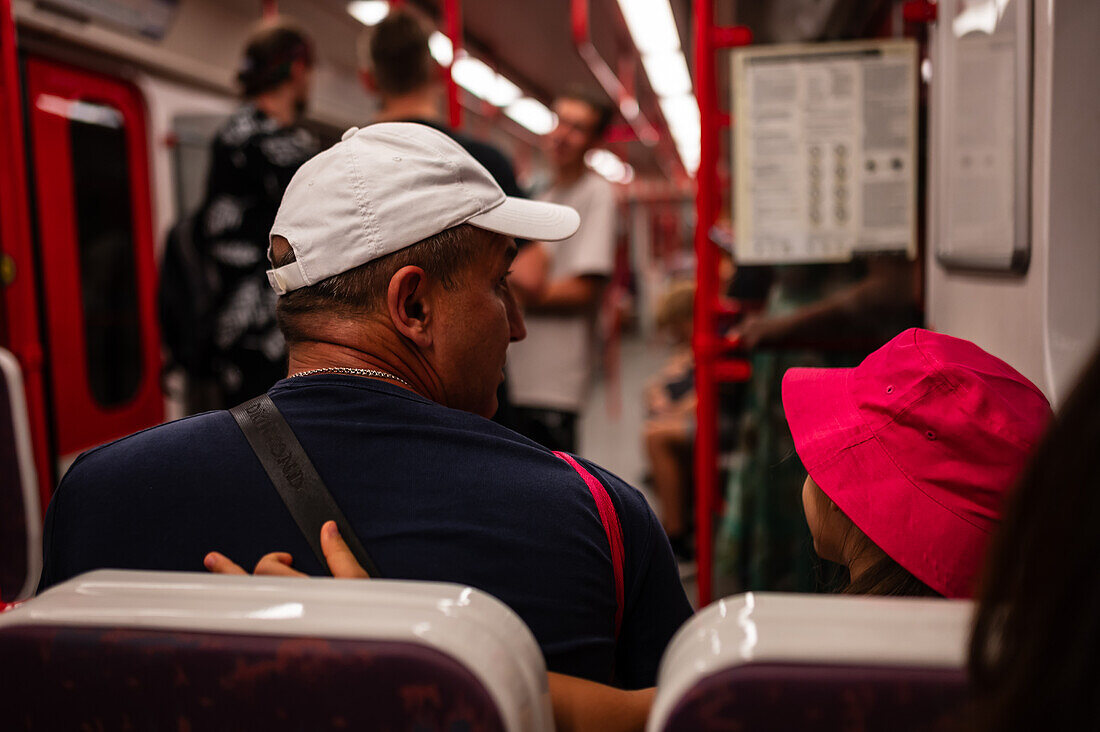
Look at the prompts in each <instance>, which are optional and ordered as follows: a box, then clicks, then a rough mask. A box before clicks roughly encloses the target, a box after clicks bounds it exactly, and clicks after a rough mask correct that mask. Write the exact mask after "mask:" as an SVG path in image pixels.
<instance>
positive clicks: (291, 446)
mask: <svg viewBox="0 0 1100 732" xmlns="http://www.w3.org/2000/svg"><path fill="white" fill-rule="evenodd" d="M229 413H230V414H232V415H233V419H235V420H237V425H238V426H239V427H240V428H241V431H242V432H244V436H245V437H246V438H247V439H248V444H249V445H251V446H252V450H253V452H255V453H256V457H258V458H259V459H260V464H261V465H263V467H264V470H265V471H266V472H267V475H268V477H269V478H271V482H272V483H274V484H275V490H277V491H278V492H279V497H280V498H282V499H283V503H285V504H286V507H287V509H289V510H290V514H291V516H293V517H294V521H295V522H297V524H298V528H299V529H300V530H301V532H302V534H303V535H304V536H305V537H306V541H308V542H309V545H310V547H311V548H312V549H313V553H314V554H316V555H317V559H318V560H319V561H320V562H321V566H322V567H326V566H328V564H327V562H326V561H325V555H324V553H323V552H322V551H321V526H323V525H324V523H325V522H326V521H335V522H336V526H337V527H338V528H339V529H340V535H341V536H343V537H344V541H345V542H346V543H347V545H348V548H349V549H351V553H352V554H354V555H355V558H356V559H357V560H358V561H359V564H360V565H361V566H362V567H363V569H365V570H367V574H369V575H370V576H371V577H380V576H381V575H380V574H379V572H378V568H377V567H376V566H374V562H372V561H371V558H370V556H369V555H368V554H367V551H366V549H364V548H363V545H362V544H360V543H359V537H357V536H356V535H355V532H354V531H353V530H352V528H351V524H349V523H348V520H347V519H346V518H344V513H343V511H341V510H340V507H339V506H337V505H336V501H334V500H333V498H332V494H331V493H329V492H328V489H327V488H326V487H325V484H324V481H322V480H321V476H319V475H318V474H317V470H316V469H315V468H314V467H313V463H311V462H310V460H309V456H308V455H306V451H305V450H303V449H302V445H301V443H300V442H298V438H297V437H295V436H294V432H293V431H292V430H291V429H290V425H288V424H287V423H286V420H285V419H284V418H283V415H282V414H280V413H279V410H278V409H277V408H276V407H275V403H274V402H273V401H271V397H269V396H268V395H267V394H263V395H261V396H258V397H256V398H255V399H252V400H250V401H247V402H245V403H244V404H240V405H238V406H236V407H233V408H232V409H230V410H229Z"/></svg>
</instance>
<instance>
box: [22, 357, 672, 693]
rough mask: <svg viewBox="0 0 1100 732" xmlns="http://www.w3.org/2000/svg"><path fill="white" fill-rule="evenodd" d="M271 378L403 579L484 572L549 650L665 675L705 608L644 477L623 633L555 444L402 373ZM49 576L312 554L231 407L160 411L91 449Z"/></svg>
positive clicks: (624, 488)
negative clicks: (403, 378)
mask: <svg viewBox="0 0 1100 732" xmlns="http://www.w3.org/2000/svg"><path fill="white" fill-rule="evenodd" d="M269 394H270V395H271V398H272V399H273V400H274V402H275V404H276V405H277V406H278V408H279V410H280V411H281V412H282V413H283V416H284V417H285V418H286V420H287V422H288V423H289V424H290V426H291V428H292V429H293V430H294V433H295V434H296V435H297V437H298V440H299V441H300V442H301V443H302V446H303V447H304V448H305V451H306V453H307V454H308V455H309V456H310V459H311V461H312V462H313V464H314V466H315V467H316V468H317V472H318V473H319V474H320V476H321V478H322V480H324V482H325V484H326V486H327V487H328V489H329V491H330V492H331V493H332V495H333V497H334V498H335V499H336V502H337V503H338V504H339V505H340V508H341V509H342V510H343V511H344V514H345V515H346V516H347V518H348V521H349V522H350V523H351V525H352V526H353V528H354V530H355V533H356V534H357V535H358V537H359V539H360V540H361V541H362V543H363V545H364V546H365V547H366V549H367V552H368V553H369V554H370V555H371V558H372V559H373V560H374V561H375V563H376V564H377V566H378V569H379V571H380V572H381V574H382V576H383V577H385V578H387V579H415V580H434V581H448V582H459V583H463V584H468V585H471V586H473V587H476V588H478V589H481V590H484V591H486V592H489V593H490V594H492V595H494V596H496V597H498V598H500V599H501V600H502V601H504V602H505V603H507V604H508V605H509V606H510V607H511V608H512V609H513V610H515V611H516V613H518V614H519V616H520V617H521V618H523V620H524V621H525V622H526V623H527V625H528V626H529V627H530V628H531V631H532V632H533V633H534V635H535V638H536V639H537V640H538V642H539V645H540V646H541V647H542V650H543V653H544V654H545V656H546V662H547V666H548V667H549V668H550V670H552V671H559V672H562V673H568V674H572V675H576V676H581V677H584V678H589V679H593V680H597V681H603V682H606V681H608V680H609V679H611V677H612V671H613V670H614V675H615V678H616V680H617V681H618V683H620V684H622V685H623V686H626V687H640V686H648V685H652V684H654V683H655V678H656V672H657V664H658V661H659V660H660V657H661V654H662V652H663V651H664V649H665V646H666V645H667V644H668V641H669V639H670V638H671V637H672V634H673V633H674V632H675V631H676V629H677V628H678V627H679V626H680V625H681V624H682V623H683V622H684V621H685V620H686V619H687V618H688V616H689V615H690V614H691V608H690V606H689V605H688V602H687V598H686V597H685V595H684V591H683V588H682V586H681V584H680V580H679V575H678V573H677V569H676V564H675V561H674V560H673V557H672V552H671V550H670V549H669V545H668V541H667V539H666V538H665V535H664V532H663V531H662V530H661V527H660V525H659V524H658V522H657V520H656V519H655V517H654V516H653V513H652V512H651V511H650V509H649V507H648V505H647V504H646V502H645V499H644V498H643V497H642V496H641V495H640V494H639V493H638V491H636V490H635V489H633V488H631V487H630V486H628V485H627V484H626V483H624V482H623V481H621V480H620V479H618V478H617V477H615V476H614V475H612V474H610V473H608V472H606V471H604V470H601V469H600V468H599V467H597V466H595V465H593V464H591V463H588V462H585V461H581V462H582V464H584V465H585V467H586V468H588V469H589V471H590V472H591V473H592V474H593V475H595V476H596V477H597V478H598V479H599V480H600V481H601V482H602V483H603V484H604V486H605V487H606V488H607V489H608V493H609V494H610V496H611V500H612V502H613V503H614V504H615V509H616V511H617V512H618V515H619V520H620V522H621V524H622V530H623V540H624V544H625V566H624V575H625V604H626V607H625V611H624V614H623V624H622V631H621V634H620V637H619V641H618V644H616V642H615V635H614V634H615V629H614V618H615V607H616V604H615V591H614V580H613V571H612V564H611V552H610V548H609V546H608V541H607V537H606V534H605V533H604V530H603V526H602V524H601V523H600V518H599V514H598V511H597V508H596V504H595V501H594V499H593V498H592V495H591V493H589V490H588V487H587V486H586V485H585V483H584V481H583V480H582V479H581V477H580V476H579V475H578V474H577V473H576V472H575V471H574V470H573V468H571V467H570V466H569V465H568V464H566V463H565V462H564V461H562V460H561V459H559V458H557V457H556V456H554V455H553V454H552V453H550V452H549V451H548V450H547V449H546V448H544V447H542V446H540V445H538V444H537V443H534V442H532V441H530V440H528V439H527V438H525V437H522V436H520V435H518V434H516V433H514V432H512V431H510V430H508V429H506V428H504V427H502V426H500V425H498V424H495V423H493V422H490V421H489V420H487V419H483V418H481V417H479V416H476V415H473V414H469V413H467V412H462V411H458V410H454V409H449V408H447V407H443V406H441V405H439V404H437V403H435V402H432V401H430V400H428V399H424V398H423V397H420V396H418V395H416V394H414V393H412V392H410V391H407V390H405V389H402V388H400V387H398V386H396V385H392V384H388V383H384V382H381V381H374V380H368V379H363V378H359V377H355V376H340V375H333V374H322V375H314V376H307V377H300V378H295V379H284V380H283V381H280V382H278V383H277V384H276V385H275V386H274V387H272V389H271V390H270V392H269ZM43 542H44V561H45V567H44V570H43V577H42V583H41V587H42V588H45V587H49V586H50V585H52V584H55V583H57V582H60V581H62V580H65V579H68V578H70V577H73V576H74V575H77V574H79V573H81V572H86V571H89V570H92V569H99V568H108V567H110V568H120V569H159V570H185V571H200V572H201V571H203V565H202V560H203V557H204V556H205V555H206V553H207V552H209V551H211V550H217V551H220V552H222V553H224V554H225V555H227V556H229V557H230V558H232V559H233V560H234V561H236V562H238V563H239V564H241V565H242V566H244V567H246V568H247V567H252V566H253V565H254V564H255V563H256V562H257V561H258V560H259V559H260V557H261V556H262V555H263V554H265V553H267V552H271V551H288V552H290V553H291V554H292V555H293V556H294V566H295V567H297V568H298V569H300V570H302V571H304V572H307V573H309V574H313V575H323V574H327V572H326V571H325V570H324V569H323V568H322V567H321V566H320V564H319V562H318V561H317V559H316V558H315V557H314V556H313V553H312V551H311V550H310V548H309V545H308V544H307V543H306V540H305V538H304V537H303V536H302V535H301V533H300V532H299V530H298V527H297V525H296V524H295V523H294V520H293V519H292V518H291V515H290V513H289V512H288V511H287V509H286V507H285V506H284V505H283V503H282V501H281V499H280V498H279V495H278V494H277V493H276V492H275V489H274V487H273V486H272V485H271V482H270V480H269V479H268V477H267V475H266V474H265V473H264V472H263V468H262V467H261V466H260V462H259V460H258V459H257V458H256V456H255V454H254V453H253V452H252V450H251V448H250V447H249V446H248V443H247V442H246V440H245V438H244V435H243V433H242V432H241V431H240V429H239V428H238V427H237V425H236V423H235V422H234V421H233V418H232V417H231V416H230V415H229V413H228V412H225V411H219V412H208V413H206V414H200V415H196V416H193V417H188V418H186V419H181V420H179V421H176V422H170V423H168V424H165V425H161V426H158V427H154V428H152V429H148V430H145V431H144V432H139V433H137V434H134V435H131V436H129V437H126V438H123V439H121V440H118V441H116V442H113V443H111V444H109V445H105V446H102V447H99V448H96V449H94V450H91V451H89V452H86V453H84V454H83V455H81V456H80V458H79V459H78V460H77V461H76V462H75V463H74V464H73V466H72V467H71V468H70V469H69V471H68V473H67V474H66V475H65V478H64V480H62V481H61V485H60V486H59V487H58V489H57V492H56V493H55V495H54V498H53V501H52V502H51V503H50V507H49V511H48V513H47V516H46V530H45V536H44V539H43Z"/></svg>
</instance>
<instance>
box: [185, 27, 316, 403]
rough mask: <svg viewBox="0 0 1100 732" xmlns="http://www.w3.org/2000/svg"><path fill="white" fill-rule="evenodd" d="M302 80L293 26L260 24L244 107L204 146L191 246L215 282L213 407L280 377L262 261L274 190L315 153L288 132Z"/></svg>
mask: <svg viewBox="0 0 1100 732" xmlns="http://www.w3.org/2000/svg"><path fill="white" fill-rule="evenodd" d="M312 76H313V47H312V44H311V43H310V41H309V39H308V38H307V37H306V35H305V34H304V33H303V32H302V31H301V30H300V29H298V28H297V27H296V26H294V25H293V24H291V23H289V22H287V21H285V20H282V21H277V22H273V23H267V24H264V25H262V26H260V27H259V28H258V29H257V30H256V31H255V32H254V33H253V34H252V36H251V37H250V38H249V40H248V43H247V44H246V47H245V51H244V58H243V60H242V62H241V69H240V71H239V73H238V75H237V78H238V80H239V81H240V84H241V88H242V92H243V96H244V98H245V103H244V105H242V106H241V107H240V109H238V110H237V111H236V112H234V113H233V115H232V116H231V117H230V118H229V119H228V120H227V121H226V123H225V124H224V125H223V126H222V127H221V129H220V130H219V131H218V134H217V137H216V138H215V140H214V143H213V147H212V151H211V163H210V174H209V177H208V180H207V187H206V197H205V199H204V201H203V205H202V210H201V218H200V221H201V231H200V234H201V235H202V236H201V237H200V240H201V241H203V246H204V247H205V248H206V252H207V254H208V256H209V257H210V258H211V260H212V261H213V263H214V265H215V268H216V271H217V275H218V281H219V288H218V289H219V295H218V306H217V308H216V312H215V313H214V323H213V339H214V343H213V345H214V349H213V350H214V361H215V362H214V364H212V366H213V369H214V372H215V374H216V377H217V381H218V387H219V389H218V391H219V392H220V394H221V397H222V400H223V405H233V404H237V403H239V402H241V401H244V400H245V399H248V398H250V397H254V396H256V395H258V394H262V393H263V392H264V391H266V390H267V388H268V387H269V386H271V385H272V384H274V383H275V382H276V381H278V380H279V379H281V378H283V376H285V375H286V344H285V342H284V341H283V337H282V334H281V333H280V332H279V329H278V327H277V325H276V324H275V296H274V294H273V293H272V292H271V290H270V288H269V287H268V286H267V278H266V276H265V275H264V270H265V269H266V261H265V257H264V254H265V252H266V251H267V232H268V230H269V229H270V228H271V222H272V221H274V219H275V212H276V211H277V210H278V208H279V201H280V200H281V199H282V197H283V191H284V190H286V187H287V184H288V183H289V182H290V179H291V177H292V176H293V175H294V173H295V171H296V170H298V167H299V166H300V165H301V164H302V163H304V162H305V161H306V160H308V159H309V158H310V157H312V156H313V155H314V154H315V153H316V152H317V149H318V144H317V141H316V139H315V138H314V137H313V135H312V134H310V133H309V132H307V131H306V130H304V129H303V128H301V127H299V126H298V122H299V120H300V119H301V116H302V114H303V113H304V111H305V108H306V105H307V103H308V100H309V92H310V86H311V82H312Z"/></svg>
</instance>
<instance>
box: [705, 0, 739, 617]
mask: <svg viewBox="0 0 1100 732" xmlns="http://www.w3.org/2000/svg"><path fill="white" fill-rule="evenodd" d="M694 9H695V18H694V31H695V90H696V91H695V94H696V98H697V99H698V102H699V134H700V140H699V170H698V172H697V173H696V192H695V259H696V270H695V271H696V287H695V332H694V336H693V338H692V348H693V350H694V353H695V393H696V395H697V397H698V406H697V407H696V416H695V418H696V431H695V557H696V566H697V568H698V580H697V582H698V585H697V586H698V598H699V606H700V607H702V606H704V605H706V604H708V603H709V602H710V601H711V594H712V584H713V579H714V547H713V536H712V521H713V515H714V495H715V493H716V491H717V489H718V382H719V381H720V380H721V381H726V380H736V381H743V380H745V379H747V378H748V375H749V374H748V368H747V364H745V363H744V362H743V361H742V362H739V363H738V362H736V361H734V360H731V359H728V358H722V354H723V352H724V351H727V350H728V349H729V348H730V347H731V346H735V345H736V344H735V343H732V342H730V341H729V340H727V339H725V338H723V337H721V336H720V335H719V334H718V316H719V314H724V313H725V311H726V310H728V306H727V305H723V304H722V303H721V302H720V300H719V297H720V294H721V293H719V291H718V250H717V247H716V246H715V244H714V243H713V242H712V241H711V240H710V229H711V227H712V226H714V223H715V221H717V219H718V202H719V196H720V195H721V190H720V186H719V181H718V133H719V129H720V127H721V126H722V124H723V122H728V119H729V115H728V114H724V113H722V112H720V111H719V109H718V87H717V79H716V76H715V52H716V51H717V50H718V49H719V48H725V47H730V46H740V45H746V44H748V43H751V41H752V32H751V31H750V30H749V29H748V28H745V27H743V26H736V27H731V28H717V27H715V25H714V0H695V1H694ZM735 364H736V365H735Z"/></svg>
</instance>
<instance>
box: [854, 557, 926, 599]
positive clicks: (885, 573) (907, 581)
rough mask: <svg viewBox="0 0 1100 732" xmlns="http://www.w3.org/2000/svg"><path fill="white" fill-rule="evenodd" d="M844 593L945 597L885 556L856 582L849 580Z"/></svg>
mask: <svg viewBox="0 0 1100 732" xmlns="http://www.w3.org/2000/svg"><path fill="white" fill-rule="evenodd" d="M842 592H843V593H844V594H846V595H893V596H901V597H943V595H941V594H940V593H938V592H936V591H935V590H933V589H932V588H931V587H929V586H928V585H926V584H924V583H923V582H921V581H920V580H919V579H917V578H916V577H914V576H913V574H912V573H911V572H910V571H909V570H907V569H906V568H905V567H903V566H901V565H900V564H898V563H897V562H895V561H894V560H893V559H891V558H890V557H888V556H886V555H885V554H884V555H883V556H882V558H881V559H879V560H878V561H877V562H875V563H874V564H873V565H871V567H870V568H868V569H866V570H865V571H864V572H863V573H862V574H861V575H860V576H859V577H858V578H857V579H856V580H854V581H853V580H849V581H848V582H847V584H845V585H844V588H843V590H842Z"/></svg>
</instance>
